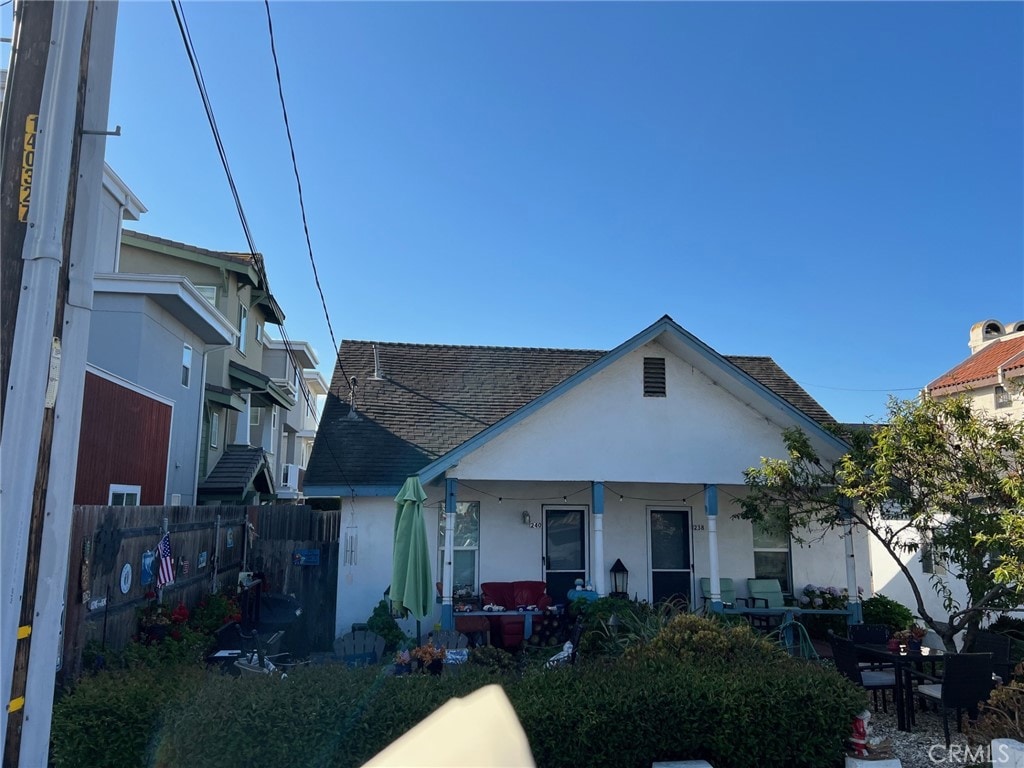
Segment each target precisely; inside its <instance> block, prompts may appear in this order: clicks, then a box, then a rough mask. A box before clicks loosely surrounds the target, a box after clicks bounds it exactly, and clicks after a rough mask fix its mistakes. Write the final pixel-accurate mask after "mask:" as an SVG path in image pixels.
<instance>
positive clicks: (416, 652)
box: [409, 643, 446, 675]
mask: <svg viewBox="0 0 1024 768" xmlns="http://www.w3.org/2000/svg"><path fill="white" fill-rule="evenodd" d="M409 655H410V656H412V658H414V659H416V661H418V662H419V663H420V669H425V670H428V671H429V672H430V673H431V674H433V675H440V674H441V670H442V669H443V668H444V667H443V665H444V657H445V655H446V651H445V649H444V648H435V647H434V646H433V645H431V644H430V643H426V644H425V645H421V646H419V647H418V648H413V649H412V650H411V651H410V652H409Z"/></svg>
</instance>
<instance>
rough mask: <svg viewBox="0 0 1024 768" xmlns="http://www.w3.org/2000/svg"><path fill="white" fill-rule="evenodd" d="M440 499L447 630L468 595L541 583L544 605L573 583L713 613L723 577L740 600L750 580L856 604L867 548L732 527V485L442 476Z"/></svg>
mask: <svg viewBox="0 0 1024 768" xmlns="http://www.w3.org/2000/svg"><path fill="white" fill-rule="evenodd" d="M442 491H443V501H436V502H434V504H433V506H434V507H435V509H437V521H436V522H437V529H436V532H435V535H436V537H437V550H438V576H439V582H440V585H441V589H440V592H441V594H440V616H439V619H440V623H441V625H442V627H443V628H445V629H451V628H454V626H455V621H454V620H455V617H456V616H457V615H458V611H457V610H456V609H457V608H458V607H459V606H460V604H461V605H462V606H464V605H465V603H466V600H467V599H470V600H472V599H473V598H478V597H479V596H480V585H481V584H482V583H486V582H494V581H500V582H514V581H543V582H544V583H546V584H547V593H548V595H549V596H550V597H551V600H552V602H553V604H554V605H559V604H561V605H567V604H568V603H570V602H571V599H570V598H569V596H568V593H569V591H570V590H572V589H573V588H574V587H575V585H576V581H577V579H581V580H582V581H583V583H584V585H587V586H589V587H592V589H593V591H594V592H595V593H597V594H598V595H599V596H606V595H609V594H611V593H613V592H616V591H619V592H624V593H625V594H622V595H620V596H628V597H630V598H635V599H639V600H647V601H649V602H660V601H662V600H667V599H675V600H683V601H685V602H686V604H687V605H688V606H689V607H690V609H691V610H699V609H701V608H707V609H708V610H717V611H723V610H730V609H729V608H726V607H724V606H723V605H722V597H721V592H722V590H721V579H722V578H723V577H726V578H728V579H732V581H733V583H734V584H735V586H736V589H737V593H738V595H739V596H741V597H746V596H747V595H746V583H747V579H752V578H769V579H772V578H775V579H778V580H779V582H780V584H781V585H782V587H783V589H784V591H785V592H786V593H787V594H790V595H793V594H796V595H797V596H798V595H799V594H800V591H801V590H802V588H803V586H804V585H805V584H808V583H814V584H827V585H834V586H838V587H846V588H847V589H848V590H849V592H850V594H851V595H854V596H856V595H857V586H858V583H857V560H858V555H860V556H861V561H862V562H866V561H867V558H866V542H865V541H863V540H861V541H858V539H857V537H856V536H855V535H854V533H853V532H852V531H850V530H846V531H845V532H842V533H837V532H832V533H830V534H826V535H825V536H824V537H819V538H818V539H817V540H814V537H813V532H809V535H808V536H807V537H806V538H807V540H809V541H811V543H810V544H804V545H803V546H801V545H800V544H797V543H793V542H790V541H789V539H788V537H779V536H772V535H771V534H769V533H768V532H765V531H762V530H759V529H757V528H756V527H755V526H754V525H752V524H751V523H750V522H748V521H746V520H742V519H738V518H737V517H736V515H737V514H738V512H739V511H740V505H739V500H740V499H741V498H742V496H743V494H744V493H745V486H743V485H738V484H716V483H706V484H705V483H700V484H695V483H689V484H686V483H681V484H674V483H660V482H635V481H611V480H608V481H596V480H595V481H582V482H581V481H574V482H570V481H555V482H552V481H533V482H529V481H493V480H476V479H471V478H456V477H450V476H449V477H445V478H439V479H438V480H437V482H436V483H434V484H432V488H431V496H432V497H434V496H435V495H438V496H439V495H440V493H441V492H442ZM429 524H430V519H429V517H428V525H429ZM617 561H619V562H621V563H622V564H624V565H625V567H626V569H627V570H628V573H627V574H619V578H620V580H623V581H625V583H621V582H620V584H619V585H618V590H616V585H615V584H614V583H613V578H614V576H613V574H612V572H611V570H612V567H613V565H615V563H616V562H617ZM623 576H625V579H622V577H623ZM862 577H863V578H864V579H865V582H866V577H867V574H866V573H863V574H862ZM702 578H703V579H707V580H708V581H709V583H710V594H708V595H705V594H702V590H701V588H700V586H699V582H700V580H701V579H702ZM705 591H707V590H705ZM508 607H511V608H515V606H508ZM808 607H810V606H808ZM732 610H736V609H732ZM779 613H780V614H781V613H783V611H781V610H780V611H779Z"/></svg>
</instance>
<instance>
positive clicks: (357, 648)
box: [334, 630, 384, 667]
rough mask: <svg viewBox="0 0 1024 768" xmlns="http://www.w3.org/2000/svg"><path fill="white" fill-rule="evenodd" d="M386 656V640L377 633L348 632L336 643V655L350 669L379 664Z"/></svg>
mask: <svg viewBox="0 0 1024 768" xmlns="http://www.w3.org/2000/svg"><path fill="white" fill-rule="evenodd" d="M383 654H384V638H383V637H381V636H380V635H378V634H377V633H375V632H369V631H364V630H357V631H355V632H346V633H345V634H344V635H342V636H341V637H339V638H338V639H337V640H335V641H334V655H335V656H336V657H337V658H338V659H339V660H340V661H342V662H344V663H345V664H347V665H348V666H350V667H368V666H371V665H374V664H379V663H380V659H381V656H382V655H383Z"/></svg>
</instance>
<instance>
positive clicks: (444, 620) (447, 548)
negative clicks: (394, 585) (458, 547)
mask: <svg viewBox="0 0 1024 768" xmlns="http://www.w3.org/2000/svg"><path fill="white" fill-rule="evenodd" d="M444 490H445V500H444V572H443V573H442V574H441V629H455V615H454V613H453V609H452V591H453V590H452V584H453V582H454V580H455V505H456V504H457V503H458V498H459V481H458V480H457V479H455V478H454V477H449V478H446V479H445V481H444Z"/></svg>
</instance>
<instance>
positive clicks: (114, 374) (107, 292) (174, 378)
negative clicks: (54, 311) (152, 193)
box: [74, 167, 235, 505]
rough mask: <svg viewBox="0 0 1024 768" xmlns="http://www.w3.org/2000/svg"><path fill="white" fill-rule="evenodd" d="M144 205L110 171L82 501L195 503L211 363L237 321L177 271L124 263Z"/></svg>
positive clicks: (88, 382) (96, 281)
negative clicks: (121, 267) (145, 270)
mask: <svg viewBox="0 0 1024 768" xmlns="http://www.w3.org/2000/svg"><path fill="white" fill-rule="evenodd" d="M145 210H146V209H145V207H144V206H143V205H142V203H141V202H140V201H139V200H138V198H136V197H135V195H134V194H132V192H131V190H129V189H128V187H127V186H126V185H125V184H124V182H123V181H121V179H120V178H118V177H117V175H116V174H115V173H114V172H113V171H112V170H111V169H110V168H109V167H108V168H106V169H105V172H104V177H103V189H102V196H101V205H100V216H99V220H98V221H97V222H96V226H97V234H98V237H97V242H98V243H99V247H98V253H97V259H96V274H95V275H94V277H93V293H92V320H91V323H90V333H89V348H88V353H87V360H88V364H87V368H86V375H85V391H84V407H83V409H82V425H81V429H80V442H79V454H78V470H77V474H76V482H75V494H74V500H75V503H76V504H117V505H135V504H157V505H162V504H194V503H195V502H196V481H197V477H198V464H197V452H196V448H197V446H198V443H199V434H200V430H201V414H202V411H203V399H204V386H203V384H204V371H205V367H206V364H207V361H208V359H209V356H210V354H211V353H212V352H213V351H214V350H217V349H222V348H224V347H226V346H229V345H231V344H232V343H233V341H234V339H235V331H234V328H233V327H232V324H231V323H230V322H228V320H227V318H225V317H224V316H223V315H222V314H221V313H220V312H218V311H217V310H216V309H215V308H213V307H212V306H210V304H209V303H208V302H207V301H206V300H205V299H204V298H203V296H202V295H201V294H200V293H199V291H198V290H197V289H196V287H195V286H194V285H193V284H192V283H191V282H189V280H188V279H187V278H185V277H183V276H181V275H178V274H138V273H136V274H133V273H127V272H123V273H118V272H117V264H118V258H119V254H118V252H119V247H120V236H121V223H122V221H124V220H125V219H127V220H138V218H139V216H140V215H141V214H142V213H143V212H145Z"/></svg>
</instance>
